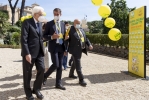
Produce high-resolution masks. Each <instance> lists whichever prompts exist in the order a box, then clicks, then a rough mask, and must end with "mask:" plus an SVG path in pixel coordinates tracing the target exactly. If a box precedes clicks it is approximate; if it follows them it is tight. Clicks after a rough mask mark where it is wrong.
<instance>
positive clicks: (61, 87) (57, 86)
mask: <svg viewBox="0 0 149 100" xmlns="http://www.w3.org/2000/svg"><path fill="white" fill-rule="evenodd" d="M55 88H57V89H61V90H66V88H65V87H64V86H62V85H61V84H60V85H56V86H55Z"/></svg>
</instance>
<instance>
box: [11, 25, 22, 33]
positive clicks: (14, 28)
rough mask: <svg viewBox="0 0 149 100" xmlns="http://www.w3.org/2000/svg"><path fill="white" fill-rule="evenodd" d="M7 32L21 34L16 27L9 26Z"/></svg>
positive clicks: (19, 29)
mask: <svg viewBox="0 0 149 100" xmlns="http://www.w3.org/2000/svg"><path fill="white" fill-rule="evenodd" d="M8 32H11V33H13V32H18V33H21V28H20V27H18V26H9V28H8Z"/></svg>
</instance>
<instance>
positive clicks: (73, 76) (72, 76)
mask: <svg viewBox="0 0 149 100" xmlns="http://www.w3.org/2000/svg"><path fill="white" fill-rule="evenodd" d="M69 78H73V79H76V78H77V76H75V75H71V76H69Z"/></svg>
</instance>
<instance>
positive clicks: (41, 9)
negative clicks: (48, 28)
mask: <svg viewBox="0 0 149 100" xmlns="http://www.w3.org/2000/svg"><path fill="white" fill-rule="evenodd" d="M40 11H41V12H44V9H43V8H42V7H40V6H35V7H34V8H33V10H32V16H33V15H34V14H35V13H38V12H40Z"/></svg>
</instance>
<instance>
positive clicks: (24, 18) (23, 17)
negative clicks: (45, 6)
mask: <svg viewBox="0 0 149 100" xmlns="http://www.w3.org/2000/svg"><path fill="white" fill-rule="evenodd" d="M43 16H46V13H45V12H43ZM32 17H33V16H31V15H27V16H22V17H21V21H22V22H23V21H24V20H26V19H30V18H32Z"/></svg>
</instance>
